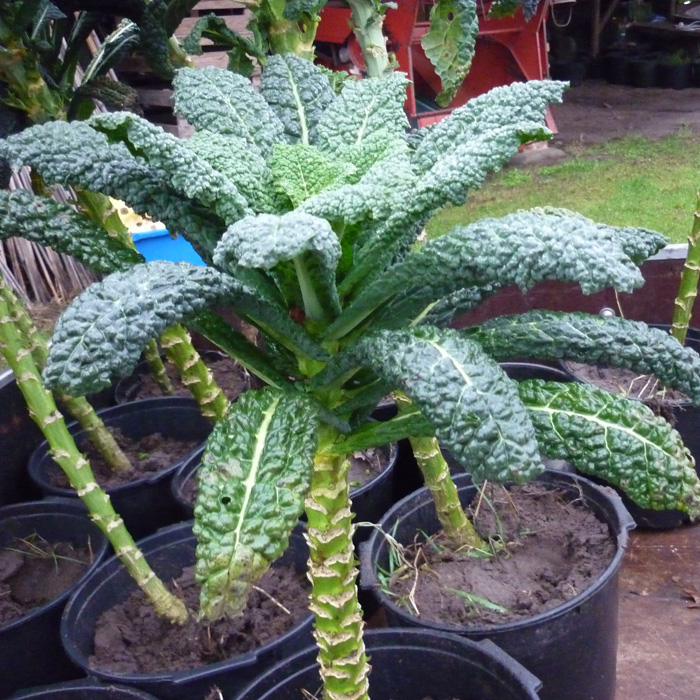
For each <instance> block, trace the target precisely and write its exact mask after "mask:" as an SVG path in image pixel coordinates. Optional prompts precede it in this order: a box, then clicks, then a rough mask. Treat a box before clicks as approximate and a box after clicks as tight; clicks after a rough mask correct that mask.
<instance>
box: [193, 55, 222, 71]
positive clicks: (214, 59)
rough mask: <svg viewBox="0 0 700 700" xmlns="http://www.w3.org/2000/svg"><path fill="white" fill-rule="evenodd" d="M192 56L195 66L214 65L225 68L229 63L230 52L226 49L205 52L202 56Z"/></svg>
mask: <svg viewBox="0 0 700 700" xmlns="http://www.w3.org/2000/svg"><path fill="white" fill-rule="evenodd" d="M190 58H191V59H192V63H193V64H194V66H195V68H203V67H204V66H214V67H215V68H222V69H225V68H226V66H227V65H228V54H227V53H226V52H225V51H212V52H210V53H203V54H202V55H201V56H191V57H190Z"/></svg>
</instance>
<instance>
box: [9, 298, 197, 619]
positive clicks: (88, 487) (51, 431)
mask: <svg viewBox="0 0 700 700" xmlns="http://www.w3.org/2000/svg"><path fill="white" fill-rule="evenodd" d="M0 351H2V354H3V357H4V358H5V361H6V362H7V364H8V365H9V366H10V368H11V369H12V371H13V372H14V375H15V380H16V382H17V387H18V388H19V389H20V391H21V392H22V394H23V396H24V398H25V400H26V402H27V406H28V408H29V415H30V416H31V417H32V420H33V421H34V422H35V423H36V424H37V425H38V426H39V429H40V430H41V432H42V433H43V435H44V437H45V438H46V439H47V440H48V442H49V446H50V449H51V456H52V457H53V459H54V460H55V461H56V462H57V463H58V465H59V466H60V467H61V469H63V471H64V472H65V474H66V476H67V477H68V479H69V481H70V484H71V486H72V487H73V488H74V489H75V490H76V493H77V494H78V496H79V498H80V500H81V501H82V502H83V503H84V504H85V506H86V507H87V509H88V512H89V513H90V517H91V518H92V520H93V521H94V522H95V524H96V525H97V526H98V527H99V528H100V530H101V531H102V532H103V533H104V534H105V536H106V537H107V539H108V540H109V542H110V544H111V545H112V547H113V548H114V551H115V553H116V554H117V556H118V557H119V559H120V560H121V562H122V563H123V564H124V567H125V568H126V570H127V571H128V572H129V574H130V575H131V576H132V577H133V579H134V581H135V582H136V584H137V585H138V586H139V588H141V590H143V592H144V594H145V595H146V597H147V598H148V600H149V601H150V602H151V603H152V604H153V606H154V608H155V610H156V612H157V613H158V614H159V615H162V616H164V617H166V618H167V619H168V620H170V621H172V622H174V623H179V624H181V623H183V622H184V621H185V620H186V619H187V609H186V608H185V605H184V603H183V602H182V601H181V600H180V599H179V598H177V597H176V596H174V595H173V594H172V593H170V591H168V589H167V588H166V587H165V586H164V584H163V582H162V581H161V580H160V579H159V578H158V577H157V576H156V575H155V573H154V572H153V571H152V569H151V567H150V566H149V565H148V562H146V560H145V559H144V557H143V554H142V552H141V551H140V550H139V549H138V547H137V546H136V544H135V543H134V540H133V539H132V537H131V535H130V534H129V532H128V531H127V529H126V528H125V527H124V523H123V521H122V519H121V518H120V517H119V515H117V513H115V512H114V508H112V504H111V503H110V501H109V496H108V495H107V494H106V493H105V492H104V491H103V490H102V489H101V488H100V487H99V486H98V485H97V482H96V481H95V477H94V476H93V473H92V469H91V468H90V463H89V462H88V461H87V460H86V459H85V458H84V457H83V455H82V454H81V453H80V452H79V450H78V448H77V447H76V445H75V442H74V440H73V438H72V436H71V434H70V433H69V432H68V430H67V429H66V424H65V422H64V420H63V416H62V415H61V414H60V413H59V411H58V409H57V408H56V403H55V401H54V400H53V397H52V396H51V393H50V392H49V391H47V389H46V388H45V387H44V385H43V384H42V382H41V376H40V374H39V370H38V368H37V366H36V364H35V362H34V359H33V357H32V354H31V352H30V351H29V350H28V349H27V348H25V347H23V343H22V338H21V336H20V334H19V331H18V329H17V328H16V326H15V324H14V322H13V320H12V317H11V315H10V310H9V308H8V305H7V303H6V302H5V300H4V299H0Z"/></svg>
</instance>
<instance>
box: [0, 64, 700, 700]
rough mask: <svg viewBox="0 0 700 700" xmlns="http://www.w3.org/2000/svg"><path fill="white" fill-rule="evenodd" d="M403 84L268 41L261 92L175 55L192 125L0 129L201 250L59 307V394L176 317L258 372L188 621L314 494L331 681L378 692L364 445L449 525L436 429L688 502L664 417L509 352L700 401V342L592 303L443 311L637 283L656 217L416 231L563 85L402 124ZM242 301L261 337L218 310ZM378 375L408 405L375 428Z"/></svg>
mask: <svg viewBox="0 0 700 700" xmlns="http://www.w3.org/2000/svg"><path fill="white" fill-rule="evenodd" d="M405 87H406V79H405V77H404V76H403V75H402V74H400V73H390V74H387V75H385V76H383V77H381V78H375V79H366V80H363V81H354V82H353V81H351V82H347V83H345V84H344V86H343V89H342V91H341V92H340V94H339V95H336V94H335V93H334V91H333V90H332V89H331V86H330V82H329V80H328V78H327V76H326V74H325V73H324V72H323V71H321V70H320V69H318V68H316V67H315V66H314V65H313V64H311V63H309V62H307V61H305V60H303V59H300V58H298V57H296V56H294V55H291V54H287V55H278V56H272V57H269V58H268V59H267V63H266V69H265V72H264V74H263V77H262V84H261V90H260V92H256V91H255V90H254V89H253V88H252V87H251V85H250V83H249V82H248V81H247V80H246V79H245V78H243V77H242V76H240V75H237V74H234V73H231V72H227V71H221V70H217V69H214V68H206V69H202V70H191V69H182V70H180V71H179V72H178V73H177V76H176V79H175V105H176V109H177V111H178V113H179V114H180V115H181V116H183V117H184V118H186V119H187V120H188V121H189V122H190V123H191V124H192V125H193V126H194V127H195V129H196V133H195V135H194V136H193V137H192V138H191V139H189V140H186V141H182V140H179V139H177V138H175V137H173V136H171V135H169V134H167V133H165V132H163V131H162V130H161V129H159V128H157V127H155V126H153V125H151V124H149V123H148V122H146V121H144V120H143V119H140V118H139V117H137V116H135V115H133V114H128V113H115V114H108V115H100V116H98V117H94V118H93V119H91V120H90V122H89V123H87V124H86V123H70V124H66V123H57V124H47V125H43V126H41V127H34V128H32V129H30V130H28V131H25V132H23V133H22V134H18V135H16V136H13V137H11V138H9V139H7V140H5V141H4V142H1V143H0V155H3V156H5V157H7V158H9V160H10V161H11V162H12V163H13V164H14V165H15V166H20V165H30V166H31V167H32V168H34V169H36V170H37V171H38V172H39V173H40V174H41V175H42V177H43V178H44V179H45V180H46V181H47V182H51V183H63V184H71V185H77V186H79V187H81V188H85V189H88V190H91V191H99V192H102V193H104V194H107V195H110V196H114V197H117V198H119V199H123V200H125V201H126V202H127V203H128V204H129V205H130V206H132V207H133V208H134V209H135V210H136V211H137V212H139V213H146V212H147V213H149V214H150V215H152V216H154V217H155V218H158V219H160V220H162V221H163V222H165V224H166V225H167V226H168V228H169V229H170V230H171V231H174V232H180V233H182V234H183V235H184V236H185V237H186V238H187V239H188V240H189V241H190V242H191V243H192V244H193V246H194V247H195V248H196V249H197V251H198V252H199V253H200V255H201V256H202V257H203V258H204V259H205V260H206V261H207V263H208V266H207V267H204V268H203V267H195V266H192V265H189V264H187V263H167V262H152V263H137V264H134V265H130V266H128V268H127V269H123V270H121V271H118V272H114V273H113V274H111V275H109V276H107V277H106V278H105V279H104V280H102V281H101V282H98V283H96V284H95V285H93V286H92V287H91V288H90V289H88V290H87V291H86V292H85V293H84V294H83V295H82V296H81V297H80V298H78V299H77V300H76V301H75V302H74V303H73V305H72V306H71V307H70V308H69V309H68V310H67V311H66V312H65V313H64V315H63V316H62V318H61V319H60V321H59V323H58V325H57V328H56V333H55V335H54V339H53V345H52V348H51V352H50V356H49V360H48V363H47V366H46V369H45V372H44V378H45V381H46V382H47V383H48V385H49V386H52V387H56V388H60V389H61V390H62V391H65V392H68V393H74V394H83V393H87V392H92V391H96V390H98V389H100V388H102V387H104V386H107V385H108V384H109V382H110V381H111V380H112V379H113V378H114V377H116V376H119V375H124V374H126V373H128V372H129V371H131V369H132V368H133V367H134V365H135V364H136V362H137V361H138V359H139V356H140V353H141V351H142V349H143V347H144V345H145V343H146V342H147V341H148V340H150V339H152V338H154V337H156V336H158V335H159V334H161V333H163V332H164V331H167V329H168V328H169V327H171V326H172V325H173V324H176V323H179V322H183V323H184V324H185V325H186V326H188V327H189V328H192V329H194V330H197V331H198V332H200V333H202V334H203V335H204V336H206V337H207V338H209V339H210V340H211V341H213V342H214V343H215V344H217V345H218V346H219V347H220V348H222V349H223V350H224V351H226V352H228V353H229V354H230V355H231V356H233V357H234V358H236V359H237V360H238V361H239V362H240V363H241V364H242V365H244V366H245V367H246V368H247V369H248V370H249V371H250V372H252V373H253V374H255V375H257V376H258V377H259V378H260V379H261V380H262V381H263V382H264V383H265V385H266V386H265V388H264V389H260V390H255V391H250V392H247V393H246V394H245V395H244V396H243V397H242V398H241V399H240V400H239V401H238V402H237V403H234V404H231V405H230V406H229V407H228V410H227V412H226V414H225V415H223V416H222V417H221V418H220V419H219V420H218V421H217V423H216V425H215V428H214V431H213V433H212V435H211V437H210V439H209V442H208V446H207V449H206V452H205V455H204V457H203V460H202V464H201V467H200V469H199V476H198V481H199V493H198V497H197V503H196V507H195V532H196V535H197V538H198V548H197V557H198V562H197V579H198V581H199V583H200V584H201V591H202V592H201V599H200V616H201V617H202V618H204V619H212V618H216V617H219V616H221V615H237V614H239V613H240V612H241V610H242V609H243V607H244V606H245V601H246V597H247V594H248V592H249V590H250V589H251V587H252V586H253V585H254V582H255V581H256V580H257V578H258V577H259V576H260V575H261V574H262V573H263V572H264V571H265V570H266V569H267V568H268V567H269V565H270V564H271V562H272V561H273V560H274V559H275V558H277V557H278V556H279V555H280V554H281V553H282V551H283V550H284V548H285V547H286V545H287V542H288V537H289V533H290V532H291V529H292V527H293V526H294V524H295V523H296V521H297V518H298V517H299V515H300V514H301V513H302V510H304V509H305V511H306V514H307V518H308V532H307V535H308V541H309V545H310V562H309V567H310V568H309V574H310V578H311V581H312V595H311V609H312V611H313V613H314V615H315V619H316V626H315V635H316V639H317V642H318V646H319V659H320V664H321V674H322V677H323V681H324V689H325V690H324V692H325V697H327V698H351V697H352V698H366V697H367V693H368V668H369V667H368V665H367V658H366V655H365V652H364V645H363V642H362V628H363V622H362V614H361V610H360V607H359V604H358V601H357V592H356V587H355V579H356V575H357V572H356V569H355V563H354V556H353V548H352V532H353V524H352V511H351V502H350V498H349V485H348V480H347V471H348V460H347V456H348V455H349V454H351V453H352V452H354V451H356V450H361V449H365V448H369V447H376V446H379V445H382V444H385V443H387V442H389V441H393V440H397V439H400V438H404V437H411V438H412V439H413V441H414V444H415V445H416V446H417V447H419V448H422V453H421V452H420V450H419V457H420V459H419V461H420V462H421V466H423V467H424V474H425V476H426V481H427V482H428V483H429V485H430V486H431V489H432V490H433V493H434V494H435V495H436V502H437V503H438V506H439V509H440V513H441V516H442V517H443V522H444V523H445V524H446V528H448V530H449V528H450V527H452V530H451V531H450V532H451V534H452V535H454V537H455V538H456V539H460V538H462V539H468V538H469V537H470V536H471V535H473V532H471V533H470V531H469V525H468V524H467V523H465V522H464V521H466V518H463V512H462V511H461V509H458V510H459V512H457V510H455V507H454V503H455V502H454V494H453V493H452V491H451V490H450V488H451V484H452V482H451V480H450V479H449V475H447V478H445V477H446V466H445V464H444V460H443V459H442V458H441V457H440V456H439V450H438V449H437V442H436V440H439V442H440V444H441V445H443V446H445V447H447V448H448V449H449V450H450V451H451V452H452V453H453V454H454V455H455V457H456V458H457V459H458V460H459V461H460V462H461V463H462V464H463V465H464V466H465V467H466V469H467V470H468V471H470V472H471V473H472V475H473V476H474V479H475V480H476V481H478V482H482V481H484V480H487V479H488V480H490V481H493V482H496V483H502V482H505V481H516V482H525V481H528V480H531V479H533V478H535V477H536V476H537V475H538V474H539V473H541V472H542V470H543V469H544V467H543V465H542V462H541V458H540V453H541V452H542V453H545V454H547V455H548V456H551V457H555V458H566V459H568V460H569V461H571V462H572V463H573V464H574V465H576V466H577V467H578V468H579V469H581V470H582V471H585V472H587V473H593V474H597V475H600V476H603V477H604V478H607V479H608V480H609V481H611V482H612V483H616V484H619V485H620V486H622V487H623V488H625V489H626V490H627V491H628V493H629V494H630V495H631V496H632V497H633V498H634V499H635V500H637V501H638V502H639V503H640V504H641V505H646V506H651V507H656V508H681V509H684V510H687V511H688V512H689V513H690V514H691V516H692V517H696V516H697V515H698V513H699V512H700V511H699V510H698V508H699V506H700V483H699V482H698V478H697V476H696V474H695V470H694V465H693V461H692V458H691V457H690V455H689V453H688V452H687V450H686V449H685V448H684V447H683V445H682V443H681V440H680V438H679V436H678V434H677V433H676V432H675V431H673V430H672V429H671V428H670V426H669V425H668V424H667V423H665V422H664V421H663V420H662V419H660V418H657V417H655V416H654V415H653V414H652V413H651V412H650V411H649V410H647V409H646V408H645V407H643V406H641V405H639V404H637V403H633V402H630V401H627V400H625V399H622V398H618V397H612V396H611V395H609V394H608V393H606V392H603V391H601V390H597V389H595V388H593V387H582V386H580V385H577V384H558V383H556V384H555V383H547V382H542V381H526V382H521V383H520V384H517V383H515V382H513V381H511V380H510V379H509V378H508V377H507V376H506V375H505V373H504V372H503V371H502V370H501V368H500V366H499V365H498V361H500V360H504V359H508V358H510V357H514V356H519V355H523V354H527V355H529V356H534V357H538V356H541V357H576V358H583V357H585V358H587V359H593V360H599V359H601V358H603V357H604V358H605V359H606V360H608V361H610V363H611V364H622V365H624V366H626V367H632V368H635V369H639V368H640V367H648V366H654V367H663V368H664V372H665V374H664V377H665V379H666V381H667V382H668V383H669V385H672V386H675V387H677V388H680V389H681V390H683V391H685V392H686V393H687V394H688V395H690V396H691V397H692V398H693V400H694V401H696V402H700V358H699V357H698V356H697V355H696V354H695V353H693V352H692V351H691V350H687V349H684V348H683V347H682V346H681V345H680V344H678V343H677V342H676V341H675V340H674V339H672V338H670V337H668V336H666V335H664V334H658V333H657V332H655V331H653V330H650V329H648V328H646V326H644V325H643V324H635V323H633V322H628V321H624V320H619V319H618V320H616V321H615V322H614V323H609V322H606V321H604V320H603V319H600V318H598V317H595V316H589V315H585V314H558V313H552V312H546V311H540V312H533V313H531V314H526V315H523V316H517V317H509V318H499V319H495V320H493V321H490V322H488V323H485V324H483V325H482V326H480V327H477V328H472V329H469V330H468V331H464V332H458V331H455V330H452V329H450V328H449V325H450V323H451V321H452V319H453V318H454V317H455V315H457V314H459V313H461V312H463V311H465V310H467V309H471V308H474V307H475V306H477V305H478V304H479V303H480V302H481V301H482V300H483V299H485V298H487V297H488V296H489V295H491V294H493V293H494V292H495V291H497V290H498V289H500V288H501V287H504V286H506V285H511V284H516V285H518V286H519V287H520V288H521V289H523V290H527V289H529V288H530V287H532V286H533V285H534V284H536V283H537V282H539V281H541V280H552V279H556V280H562V281H569V282H577V283H579V284H580V286H581V288H582V290H583V291H584V292H585V293H593V292H596V291H599V290H601V289H604V288H606V287H613V288H614V289H616V290H619V291H623V292H629V291H632V290H633V289H634V288H636V287H639V286H640V285H641V284H642V283H643V279H642V276H641V274H640V272H639V269H638V267H637V266H638V265H639V264H640V263H641V262H642V261H643V260H644V259H646V258H647V257H648V256H649V255H651V254H653V253H655V252H656V251H658V250H659V249H660V248H661V247H662V246H663V245H664V244H665V239H664V238H663V236H661V235H660V234H658V233H655V232H652V231H648V230H644V229H631V228H618V227H612V226H605V225H602V224H597V223H594V222H592V221H590V220H588V219H585V218H584V217H581V216H579V215H576V214H572V213H570V212H565V211H561V210H533V211H520V212H516V213H514V214H511V215H509V216H506V217H503V218H500V219H486V220H483V221H480V222H477V223H475V224H472V225H470V226H460V227H457V228H455V229H454V230H452V231H451V232H449V233H448V234H446V235H445V236H443V237H441V238H439V239H436V240H432V241H428V242H425V243H422V244H421V243H420V240H419V239H420V234H421V232H422V230H423V227H424V225H425V223H426V221H427V220H428V219H429V218H430V217H431V216H432V215H433V213H434V212H436V211H437V210H439V209H440V208H442V207H445V206H449V205H460V204H462V203H464V201H465V199H466V196H467V193H468V191H469V190H470V189H472V188H476V187H479V186H480V185H481V184H482V182H483V181H484V179H485V177H486V176H487V174H488V173H489V172H492V171H494V170H496V169H498V168H500V167H501V166H502V165H503V164H505V163H506V162H507V161H508V160H509V159H510V158H511V156H512V155H514V154H515V153H516V152H517V150H518V147H519V146H520V145H521V144H522V143H525V142H528V141H531V140H533V139H543V138H547V137H548V136H549V132H548V131H547V129H546V128H545V127H544V114H545V109H546V106H547V105H548V104H549V103H552V102H558V101H560V100H561V96H562V93H563V90H564V88H565V85H564V84H563V83H557V82H530V83H515V84H513V85H509V86H506V87H502V88H496V89H495V90H493V91H491V92H490V93H488V94H487V95H484V96H481V97H478V98H476V99H474V100H472V101H471V102H469V103H468V104H467V105H465V106H464V107H461V108H459V109H457V110H455V111H454V112H453V113H452V114H451V115H450V116H449V117H448V118H446V119H445V120H444V121H442V122H440V123H439V124H437V125H435V126H432V127H430V128H427V129H420V130H414V131H411V130H410V129H409V124H408V122H407V119H406V116H405V113H404V110H403V103H404V99H405ZM230 311H233V312H234V313H235V314H236V315H237V316H238V317H240V318H241V319H243V320H244V321H246V322H247V323H249V324H251V325H252V326H254V327H255V328H256V329H257V331H258V342H255V343H253V342H251V340H250V339H249V336H244V335H243V334H241V333H239V332H237V331H235V330H234V329H233V328H232V327H231V325H230V324H229V323H228V322H227V321H226V320H225V318H226V317H227V315H228V312H230ZM392 391H398V392H400V402H401V405H402V410H401V412H400V414H399V415H398V416H397V417H396V418H394V419H392V420H390V421H387V422H384V423H370V422H367V417H368V416H369V415H370V413H371V412H372V410H373V409H374V407H375V406H376V404H377V402H378V401H379V399H380V398H381V397H383V396H385V395H386V394H388V393H390V392H392ZM404 396H405V397H407V398H404ZM460 513H462V516H460V515H459V514H460ZM453 516H454V517H453ZM453 521H454V522H453Z"/></svg>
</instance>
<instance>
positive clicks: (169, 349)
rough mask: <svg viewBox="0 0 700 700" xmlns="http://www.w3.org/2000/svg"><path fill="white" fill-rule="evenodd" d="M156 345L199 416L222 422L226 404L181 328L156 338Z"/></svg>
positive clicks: (221, 393) (212, 378) (174, 327)
mask: <svg viewBox="0 0 700 700" xmlns="http://www.w3.org/2000/svg"><path fill="white" fill-rule="evenodd" d="M160 344H161V346H162V348H163V350H164V351H165V354H166V355H167V356H168V358H169V359H170V361H171V362H173V363H174V364H175V366H176V367H177V369H178V372H179V374H180V378H181V379H182V383H183V384H184V385H185V386H186V387H187V388H188V389H189V390H190V392H192V396H194V398H195V400H196V401H197V403H198V404H199V408H200V410H201V411H202V415H203V416H204V417H205V418H209V419H210V420H212V421H214V422H216V421H218V420H220V419H221V418H223V417H224V416H225V415H226V411H227V410H228V400H227V399H226V397H225V396H224V392H223V391H221V389H220V388H219V386H218V385H217V383H216V381H214V377H213V376H212V373H211V372H210V371H209V368H208V367H207V366H206V365H205V364H204V362H202V358H201V357H200V356H199V353H198V352H197V351H196V350H195V349H194V347H193V345H192V340H191V339H190V336H189V333H188V332H187V331H186V330H185V329H184V328H183V327H182V326H179V325H178V326H173V327H172V328H168V330H167V331H165V333H163V334H162V335H161V336H160Z"/></svg>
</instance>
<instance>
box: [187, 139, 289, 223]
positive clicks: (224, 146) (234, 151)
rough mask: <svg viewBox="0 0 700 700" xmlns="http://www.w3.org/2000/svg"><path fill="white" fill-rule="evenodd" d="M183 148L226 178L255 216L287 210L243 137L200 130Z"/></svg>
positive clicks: (254, 150)
mask: <svg viewBox="0 0 700 700" xmlns="http://www.w3.org/2000/svg"><path fill="white" fill-rule="evenodd" d="M184 144H185V146H186V147H187V148H189V149H190V150H191V151H193V152H194V153H196V154H197V155H198V156H199V157H200V158H202V159H203V160H205V161H207V163H209V165H211V166H212V168H214V170H218V171H219V172H220V173H221V174H222V175H224V176H225V177H226V178H228V179H229V180H230V181H231V182H232V183H233V184H234V185H235V186H236V188H237V189H238V191H239V192H240V193H241V194H242V195H243V196H244V197H245V199H246V201H247V203H248V206H249V207H250V208H251V209H252V211H253V212H254V213H255V214H261V213H266V214H277V213H281V211H283V210H284V209H288V208H290V204H289V202H286V201H285V199H284V198H281V197H279V196H277V195H276V193H275V191H274V187H273V184H272V173H271V172H270V169H269V168H268V166H267V163H266V162H265V159H264V158H263V157H262V155H260V152H259V151H258V149H257V148H256V147H255V146H254V145H253V144H251V143H249V142H248V141H246V140H245V139H243V138H242V137H240V136H232V135H230V134H217V133H215V132H213V131H207V130H206V129H203V130H202V131H196V132H195V133H194V134H193V135H192V136H191V137H190V138H189V139H187V140H186V141H184Z"/></svg>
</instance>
